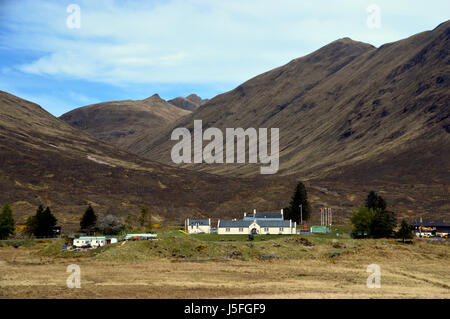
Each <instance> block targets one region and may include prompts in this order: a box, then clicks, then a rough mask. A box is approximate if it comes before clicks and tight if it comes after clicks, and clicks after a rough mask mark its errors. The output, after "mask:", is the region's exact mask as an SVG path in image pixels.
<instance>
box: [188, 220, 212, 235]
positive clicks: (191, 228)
mask: <svg viewBox="0 0 450 319" xmlns="http://www.w3.org/2000/svg"><path fill="white" fill-rule="evenodd" d="M184 229H185V230H186V232H187V233H189V234H200V233H205V234H210V233H211V218H209V219H189V218H188V219H186V221H185V224H184Z"/></svg>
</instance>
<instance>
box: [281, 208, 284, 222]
mask: <svg viewBox="0 0 450 319" xmlns="http://www.w3.org/2000/svg"><path fill="white" fill-rule="evenodd" d="M281 218H283V219H284V215H283V208H282V209H281Z"/></svg>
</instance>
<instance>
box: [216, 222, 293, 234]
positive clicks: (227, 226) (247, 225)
mask: <svg viewBox="0 0 450 319" xmlns="http://www.w3.org/2000/svg"><path fill="white" fill-rule="evenodd" d="M296 226H297V225H296V223H295V222H292V220H263V219H253V220H219V221H218V222H217V233H218V234H219V235H250V234H253V235H291V234H295V233H296Z"/></svg>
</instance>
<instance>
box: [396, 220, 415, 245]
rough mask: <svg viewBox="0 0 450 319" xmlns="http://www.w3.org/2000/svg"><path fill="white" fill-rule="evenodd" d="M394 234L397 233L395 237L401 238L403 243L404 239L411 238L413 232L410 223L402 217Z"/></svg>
mask: <svg viewBox="0 0 450 319" xmlns="http://www.w3.org/2000/svg"><path fill="white" fill-rule="evenodd" d="M396 235H397V238H401V239H402V240H403V243H404V242H405V239H413V238H414V234H413V231H412V227H411V225H409V224H408V223H407V222H406V221H405V220H404V219H403V220H402V223H401V225H400V229H399V230H398V231H397V234H396Z"/></svg>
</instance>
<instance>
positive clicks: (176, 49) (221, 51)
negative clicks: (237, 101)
mask: <svg viewBox="0 0 450 319" xmlns="http://www.w3.org/2000/svg"><path fill="white" fill-rule="evenodd" d="M449 12H450V1H448V0H445V1H438V0H436V1H433V0H429V1H423V0H421V1H404V0H396V1H392V0H388V1H384V0H383V1H364V0H358V1H357V0H347V1H345V0H342V1H325V0H316V1H309V0H308V1H301V0H277V1H275V0H166V1H161V0H155V1H138V0H134V1H132V0H121V1H118V0H117V1H113V0H95V1H94V0H83V1H81V0H70V1H64V0H62V1H61V0H55V1H50V0H0V90H3V91H7V92H9V93H12V94H15V95H17V96H19V97H21V98H24V99H27V100H30V101H32V102H35V103H38V104H39V105H41V106H42V107H43V108H44V109H46V110H47V111H49V112H50V113H52V114H53V115H55V116H60V115H62V114H64V113H65V112H68V111H70V110H72V109H74V108H77V107H80V106H84V105H88V104H93V103H99V102H104V101H112V100H125V99H144V98H147V97H149V96H151V95H153V94H155V93H158V94H159V95H160V96H161V97H162V98H164V99H171V98H174V97H177V96H187V95H189V94H190V93H196V94H198V95H200V96H201V97H203V98H212V97H214V96H215V95H217V94H220V93H224V92H226V91H229V90H231V89H233V88H235V87H236V86H238V85H239V84H241V83H242V82H245V81H247V80H249V79H250V78H252V77H254V76H256V75H258V74H261V73H263V72H266V71H268V70H270V69H273V68H275V67H278V66H281V65H284V64H286V63H288V62H289V61H291V60H292V59H295V58H298V57H301V56H304V55H306V54H309V53H311V52H313V51H315V50H317V49H319V48H320V47H322V46H324V45H326V44H328V43H330V42H332V41H334V40H336V39H339V38H343V37H350V38H352V39H353V40H357V41H363V42H367V43H370V44H372V45H375V46H377V47H379V46H380V45H382V44H384V43H387V42H393V41H397V40H400V39H403V38H406V37H409V36H411V35H413V34H416V33H419V32H422V31H426V30H431V29H433V28H435V27H436V26H437V25H438V24H440V23H442V22H444V21H446V20H448V19H449V17H448V13H449ZM0 107H1V106H0Z"/></svg>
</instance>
